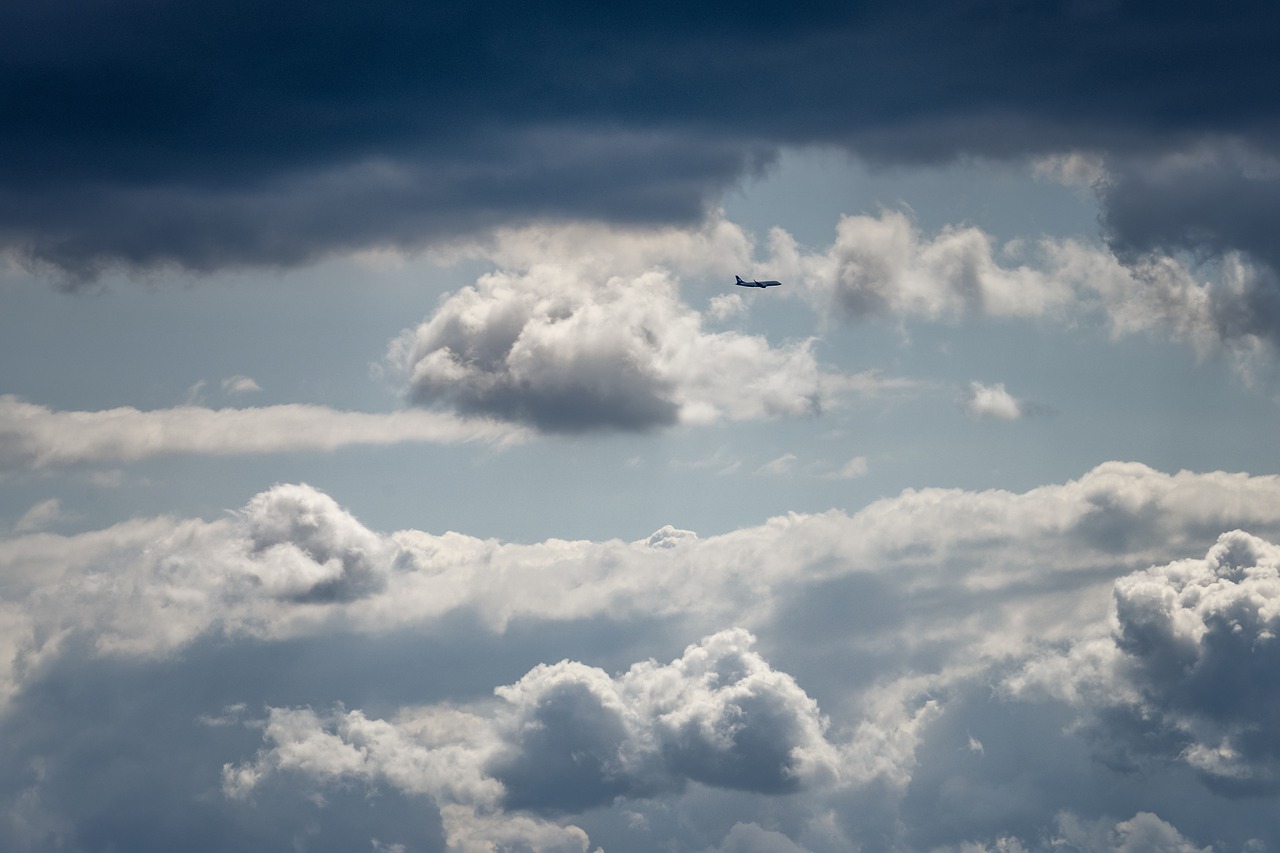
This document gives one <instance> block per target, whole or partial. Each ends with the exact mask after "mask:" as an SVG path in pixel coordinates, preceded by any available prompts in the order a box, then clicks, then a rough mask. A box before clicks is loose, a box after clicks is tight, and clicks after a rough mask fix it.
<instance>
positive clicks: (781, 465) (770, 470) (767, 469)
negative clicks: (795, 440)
mask: <svg viewBox="0 0 1280 853" xmlns="http://www.w3.org/2000/svg"><path fill="white" fill-rule="evenodd" d="M796 458H797V457H796V455H795V454H794V453H784V454H782V455H781V456H779V457H778V458H777V459H771V460H769V461H768V462H766V463H764V464H763V465H761V466H760V467H759V468H757V469H756V473H757V474H771V475H773V476H781V475H783V474H790V473H791V472H792V471H793V470H794V469H795V467H796Z"/></svg>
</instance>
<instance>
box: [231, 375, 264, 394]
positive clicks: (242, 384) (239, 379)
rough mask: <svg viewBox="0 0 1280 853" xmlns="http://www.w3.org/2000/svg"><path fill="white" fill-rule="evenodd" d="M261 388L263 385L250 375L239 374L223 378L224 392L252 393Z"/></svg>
mask: <svg viewBox="0 0 1280 853" xmlns="http://www.w3.org/2000/svg"><path fill="white" fill-rule="evenodd" d="M261 390H262V386H260V385H259V384H258V383H257V382H254V381H253V379H251V378H250V377H248V376H243V375H240V374H237V375H236V376H228V377H227V378H226V379H224V380H222V393H224V394H252V393H254V392H256V391H261Z"/></svg>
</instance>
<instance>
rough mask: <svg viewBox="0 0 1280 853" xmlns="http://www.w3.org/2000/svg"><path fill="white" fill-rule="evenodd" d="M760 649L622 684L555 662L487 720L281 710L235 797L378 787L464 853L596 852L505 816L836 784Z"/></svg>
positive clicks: (445, 714) (627, 676)
mask: <svg viewBox="0 0 1280 853" xmlns="http://www.w3.org/2000/svg"><path fill="white" fill-rule="evenodd" d="M754 642H755V638H754V637H752V636H751V635H750V634H749V633H747V632H746V631H742V630H729V631H722V632H720V633H717V634H715V635H712V636H709V637H706V638H704V639H703V640H702V641H701V642H700V643H697V644H695V645H691V646H689V647H688V648H686V649H685V652H684V654H683V655H682V656H681V657H680V658H678V659H677V660H675V661H673V662H671V663H670V664H658V663H656V662H655V661H652V660H651V661H646V662H642V663H638V664H635V665H634V666H632V667H631V668H630V669H629V670H628V671H627V672H625V673H623V674H622V675H620V676H618V677H616V678H614V677H611V676H609V675H608V674H607V673H605V672H604V671H603V670H601V669H598V668H596V667H591V666H587V665H585V664H582V663H578V662H574V661H561V662H560V663H558V664H554V665H550V666H548V665H545V664H543V665H539V666H537V667H535V668H534V669H533V670H531V671H530V672H529V673H527V674H526V675H525V676H524V677H523V678H521V679H520V680H519V681H518V682H516V683H515V684H512V685H509V686H504V687H498V688H497V689H496V691H495V693H496V694H497V696H498V697H499V699H500V700H501V702H499V703H498V704H497V705H496V706H493V707H491V708H489V709H488V710H487V712H482V711H479V710H473V711H464V710H459V709H452V708H447V707H432V708H426V709H418V710H415V711H408V712H405V713H404V714H402V715H401V716H400V717H398V718H397V719H395V720H392V721H385V720H371V719H369V718H367V717H366V716H365V715H364V714H363V713H361V712H360V711H350V712H344V711H342V710H338V711H336V712H334V713H333V714H330V715H327V716H321V715H319V714H317V713H315V712H314V711H312V710H311V709H306V708H302V709H279V708H273V709H271V710H270V713H269V716H268V719H267V721H266V723H265V726H264V730H263V738H264V740H265V741H266V743H267V746H266V747H265V748H264V749H263V750H261V751H260V752H259V753H258V754H257V756H256V757H255V758H254V759H253V760H252V761H250V762H247V763H244V764H238V765H237V764H228V765H226V766H225V767H224V768H223V791H224V793H225V794H226V795H227V796H229V797H232V798H245V797H247V796H250V795H251V794H252V792H253V791H254V790H255V789H256V788H258V787H259V786H261V785H263V784H264V783H265V782H266V781H267V780H268V779H269V778H271V777H272V776H273V775H276V774H279V773H286V772H287V773H294V774H301V775H303V776H305V777H309V778H310V779H312V780H314V781H318V782H322V783H324V782H335V781H342V780H349V779H362V780H365V781H368V782H377V783H385V784H388V785H390V786H392V787H394V788H396V789H398V790H401V791H404V792H406V793H410V794H414V795H421V796H426V797H429V798H430V799H432V800H433V801H434V802H435V803H436V804H437V805H439V806H440V807H441V811H442V815H443V816H444V819H445V823H446V829H447V830H448V831H450V833H451V834H455V835H466V836H468V837H469V839H470V840H469V841H468V842H467V843H454V844H453V845H452V846H453V847H455V848H456V849H470V848H469V847H468V846H467V845H468V843H476V841H477V840H482V843H481V847H480V848H478V849H484V848H483V844H484V843H495V842H496V841H497V840H498V839H496V838H494V837H493V836H494V833H495V832H497V831H498V830H499V829H500V828H502V829H503V831H505V832H506V833H508V834H510V835H514V836H519V837H521V838H522V839H524V840H525V843H530V842H529V841H528V839H527V838H525V836H527V835H529V834H533V835H535V836H538V835H541V836H549V837H550V838H551V839H552V843H551V846H550V847H549V848H543V849H558V848H557V847H556V846H555V845H558V844H561V843H565V841H566V836H567V837H568V839H569V842H570V843H572V844H579V843H581V844H583V845H585V840H586V839H585V835H581V834H580V833H581V830H577V829H576V827H572V826H564V827H557V826H556V825H554V824H549V823H547V822H545V821H543V820H540V819H532V818H529V817H520V816H519V815H515V819H516V821H517V822H516V823H514V824H510V823H506V822H505V821H499V820H496V818H497V817H498V816H499V812H498V811H497V810H498V809H502V810H505V811H507V812H509V813H510V812H532V813H534V814H541V815H544V816H555V815H564V814H572V813H580V812H583V811H585V810H587V809H590V808H592V807H594V806H599V805H604V804H608V803H610V802H611V801H613V800H614V799H615V798H617V797H625V798H645V797H650V796H654V795H658V794H662V793H664V792H670V791H675V790H679V789H680V788H682V787H683V786H684V785H685V784H686V782H688V781H692V782H701V783H703V784H706V785H711V786H717V787H724V788H729V789H735V790H746V791H755V792H758V793H763V794H781V793H788V792H794V791H798V790H801V789H802V788H803V787H804V786H806V785H810V784H814V783H830V782H831V781H833V780H834V778H835V772H836V770H835V768H836V764H837V762H838V755H837V751H836V749H835V748H834V747H833V746H832V745H831V744H829V743H828V742H827V740H826V739H825V728H826V721H825V719H824V718H823V717H822V716H821V714H820V713H819V711H818V708H817V704H816V703H815V702H814V701H813V700H812V699H811V698H810V697H809V696H807V695H806V694H805V692H804V691H803V690H802V689H801V688H800V687H799V686H798V685H797V684H796V682H795V680H794V679H792V678H791V677H790V676H789V675H787V674H785V673H781V672H778V671H776V670H774V669H773V668H772V667H770V666H769V664H768V663H767V662H766V661H765V660H764V659H763V658H761V657H760V655H759V654H758V653H756V652H755V651H754V650H753V648H752V646H753V644H754ZM741 834H742V833H741V832H740V833H739V835H741ZM747 834H748V835H750V834H751V833H747ZM584 849H585V847H584ZM730 849H737V848H730Z"/></svg>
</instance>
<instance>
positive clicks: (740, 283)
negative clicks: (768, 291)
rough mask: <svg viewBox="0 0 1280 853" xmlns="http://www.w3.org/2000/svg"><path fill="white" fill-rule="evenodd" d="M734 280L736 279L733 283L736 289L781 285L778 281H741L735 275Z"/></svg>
mask: <svg viewBox="0 0 1280 853" xmlns="http://www.w3.org/2000/svg"><path fill="white" fill-rule="evenodd" d="M734 278H736V279H738V280H737V281H735V282H734V284H736V285H738V287H777V286H779V285H780V284H782V282H780V281H743V280H742V279H741V278H739V277H738V276H736V275H735V276H734Z"/></svg>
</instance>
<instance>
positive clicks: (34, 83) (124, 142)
mask: <svg viewBox="0 0 1280 853" xmlns="http://www.w3.org/2000/svg"><path fill="white" fill-rule="evenodd" d="M1276 15H1277V13H1276V11H1275V10H1274V9H1273V8H1272V6H1271V5H1270V4H1266V3H1243V4H1235V5H1233V6H1232V7H1230V8H1229V9H1223V8H1221V7H1220V5H1219V4H1209V3H1199V2H1196V3H1184V4H1179V5H1177V6H1170V5H1169V4H1150V3H1087V4H1083V5H1082V4H1080V3H1069V2H1062V3H1059V2H1051V3H1023V4H1018V5H1016V6H1014V7H1009V6H1008V5H1007V4H1003V3H996V2H993V0H984V1H983V2H978V3H971V4H965V5H963V6H956V5H954V4H951V3H945V2H931V3H928V4H925V5H923V6H921V5H919V4H913V5H911V6H905V7H904V6H902V5H901V4H897V3H887V2H881V3H874V4H871V5H869V6H868V5H866V4H862V5H858V6H847V5H846V4H822V5H819V6H812V5H805V6H794V7H785V8H782V7H779V8H772V7H770V8H768V9H765V8H754V7H753V8H750V9H744V8H743V6H742V4H741V3H721V2H715V3H706V4H699V6H698V8H697V9H696V10H691V9H690V8H688V6H687V5H686V4H679V3H671V2H663V3H659V4H657V5H652V4H649V5H645V6H631V5H625V6H617V7H614V6H610V7H607V8H606V7H601V8H597V9H593V10H588V11H585V12H584V10H583V9H581V7H580V6H579V5H578V4H567V3H552V4H540V5H539V6H537V7H536V8H535V7H521V8H510V7H507V6H503V7H501V8H498V7H487V6H480V7H477V6H476V5H475V4H473V3H465V4H443V5H442V4H433V5H432V6H430V7H424V8H412V9H406V8H402V7H400V6H398V5H394V6H393V5H388V4H385V3H375V4H374V5H372V6H370V5H368V4H360V5H358V6H356V5H351V4H337V5H332V6H330V7H327V8H326V9H324V10H315V9H309V11H308V13H307V14H300V13H298V10H297V8H295V5H294V4H292V3H291V2H289V0H276V2H270V3H249V2H243V0H237V2H233V3H231V4H229V5H228V4H222V5H219V6H218V7H216V8H212V9H199V8H192V7H191V6H190V5H188V4H172V3H165V4H161V5H159V6H157V5H156V4H154V3H142V2H126V3H113V4H109V5H103V4H98V3H92V2H79V3H73V4H70V5H49V4H42V5H38V6H36V7H27V6H21V7H16V8H12V9H8V10H6V11H5V12H4V13H3V17H2V18H0V32H3V33H7V34H12V35H9V36H7V38H6V40H5V43H4V50H3V55H4V56H5V57H6V59H5V65H4V75H5V79H6V81H7V85H6V88H5V92H4V95H3V108H4V109H3V112H4V115H5V116H6V133H5V139H4V141H3V144H2V145H0V163H3V164H4V165H3V166H2V167H0V241H2V242H3V244H4V246H5V247H7V248H10V249H13V250H16V251H19V252H21V253H22V254H23V255H25V256H26V257H28V258H33V259H35V260H37V261H42V262H47V263H50V264H54V265H57V266H59V267H61V268H62V269H64V270H68V271H71V272H72V273H73V274H78V275H87V274H92V273H93V272H95V271H97V270H100V269H102V268H103V267H104V266H110V265H113V264H118V263H122V264H126V265H135V266H143V267H154V266H157V265H161V266H162V265H169V264H177V265H180V266H183V267H187V268H191V269H200V270H213V269H218V268H223V267H227V266H238V265H245V264H268V265H277V264H293V263H299V262H305V261H307V260H310V259H313V258H315V257H318V256H321V255H324V254H327V253H330V252H334V251H350V250H353V249H360V248H367V247H375V246H388V245H395V246H415V245H422V244H423V243H424V242H427V241H431V240H433V239H436V238H439V237H441V236H447V235H456V234H458V233H462V232H466V231H469V230H473V229H476V228H482V227H488V226H491V225H496V224H510V223H513V222H518V221H524V220H528V219H530V218H533V217H546V216H553V217H561V218H592V217H596V218H606V219H610V220H612V221H616V222H633V223H635V222H666V223H670V222H675V221H685V222H689V221H694V220H696V219H697V218H698V217H699V216H700V215H701V214H702V212H703V211H704V210H705V208H706V206H707V204H708V202H709V201H710V200H712V199H714V198H715V197H716V196H717V195H718V194H719V193H720V192H722V191H723V190H724V189H725V188H726V187H728V186H729V185H731V184H732V183H733V182H734V181H736V180H737V179H738V178H740V177H741V176H742V175H743V174H745V173H748V172H750V171H751V170H753V169H757V168H759V167H760V165H761V164H762V163H766V162H768V160H769V159H770V158H771V157H773V156H774V155H775V154H776V152H777V151H778V149H779V148H780V147H781V146H783V145H806V144H818V145H837V146H841V147H843V148H845V149H846V150H849V151H852V152H854V153H856V154H858V155H860V156H863V157H868V158H872V159H877V160H911V161H922V160H927V161H945V160H949V159H952V158H955V157H957V156H966V155H968V156H987V157H1021V156H1025V155H1028V154H1047V153H1054V152H1063V151H1073V150H1086V151H1088V150H1103V151H1108V152H1114V153H1117V154H1122V155H1125V156H1143V155H1147V154H1149V153H1151V152H1155V153H1164V152H1169V151H1175V150H1195V146H1196V145H1197V144H1198V143H1200V142H1201V141H1202V140H1205V139H1210V138H1217V139H1223V138H1225V139H1227V140H1232V141H1234V142H1235V144H1237V145H1240V146H1245V147H1247V148H1249V149H1250V150H1257V151H1259V152H1261V153H1262V155H1263V156H1269V157H1274V156H1275V151H1276V145H1275V140H1276V132H1275V128H1276V116H1275V105H1274V99H1273V98H1272V97H1271V94H1272V93H1273V92H1274V91H1275V90H1276V89H1277V88H1280V63H1277V60H1276V59H1275V58H1274V56H1273V54H1274V51H1272V50H1271V49H1270V47H1271V41H1272V37H1273V36H1274V34H1275V32H1276V29H1277V18H1276ZM282 43H288V44H290V45H292V46H293V47H292V48H291V49H290V50H289V51H287V52H281V51H280V50H279V47H278V45H279V44H282ZM765 45H767V49H765V48H763V47H762V46H765ZM725 57H732V58H733V61H731V62H726V61H725ZM744 80H749V81H751V85H749V86H744V85H743V81H744ZM50 104H58V105H59V108H58V109H52V108H50V107H49V105H50ZM69 164H74V165H73V166H69ZM1201 175H1202V176H1203V177H1204V179H1205V182H1206V183H1209V184H1212V186H1210V187H1209V188H1208V189H1206V190H1204V191H1200V190H1196V191H1193V192H1187V193H1180V195H1181V197H1182V198H1183V199H1185V200H1186V202H1187V203H1185V204H1174V205H1170V206H1169V207H1168V208H1167V209H1168V211H1169V217H1168V219H1169V225H1168V227H1163V228H1161V229H1160V232H1161V234H1164V235H1169V236H1170V237H1171V238H1173V239H1179V237H1178V236H1177V235H1181V234H1190V235H1192V237H1193V239H1196V240H1199V236H1197V235H1199V234H1202V233H1203V234H1204V235H1206V238H1205V241H1206V243H1207V244H1208V245H1213V244H1215V243H1217V242H1219V241H1220V240H1222V239H1224V235H1225V239H1226V240H1227V241H1228V242H1231V243H1233V244H1234V245H1237V246H1238V247H1240V248H1253V247H1256V244H1251V245H1250V246H1245V245H1244V244H1245V243H1248V242H1249V240H1248V238H1247V236H1246V235H1245V234H1244V233H1243V232H1244V229H1245V228H1250V229H1253V231H1254V233H1256V234H1264V233H1267V232H1268V228H1270V230H1274V225H1275V217H1274V214H1275V209H1274V206H1270V207H1269V206H1268V205H1267V203H1266V202H1265V201H1264V199H1265V198H1266V197H1267V195H1268V187H1269V186H1270V184H1271V183H1273V181H1272V179H1271V178H1270V177H1268V176H1266V175H1262V176H1259V175H1257V174H1255V173H1252V172H1250V171H1247V170H1240V169H1232V170H1227V171H1226V172H1225V173H1223V174H1216V173H1209V172H1201ZM1233 189H1234V190H1238V191H1239V192H1236V191H1231V192H1229V190H1233ZM1272 195H1274V194H1272ZM1196 196H1199V197H1201V198H1204V199H1208V200H1209V201H1219V200H1225V199H1228V198H1233V197H1235V198H1242V199H1245V200H1246V201H1245V203H1244V204H1243V208H1248V209H1249V210H1250V211H1252V212H1253V213H1256V214H1258V218H1257V220H1256V222H1257V224H1256V227H1255V226H1253V225H1246V223H1247V222H1249V220H1250V215H1251V214H1247V213H1245V212H1244V210H1240V212H1239V213H1229V212H1228V213H1224V212H1223V211H1224V208H1223V207H1222V206H1219V205H1216V204H1214V205H1210V206H1209V208H1208V209H1206V208H1205V207H1202V206H1199V205H1195V204H1193V203H1192V200H1193V198H1194V197H1196ZM1120 202H1121V199H1120V197H1119V196H1117V198H1116V205H1115V209H1116V215H1114V216H1109V219H1111V220H1114V222H1116V223H1118V222H1119V221H1120V220H1121V216H1120V212H1121V210H1122V209H1123V207H1124V205H1123V204H1121V203H1120ZM1266 223H1270V226H1268V225H1267V224H1266ZM1236 225H1239V226H1241V228H1240V229H1239V231H1240V233H1239V234H1228V232H1234V231H1236V230H1237V229H1236V227H1235V226H1236ZM1160 239H1163V238H1160Z"/></svg>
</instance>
